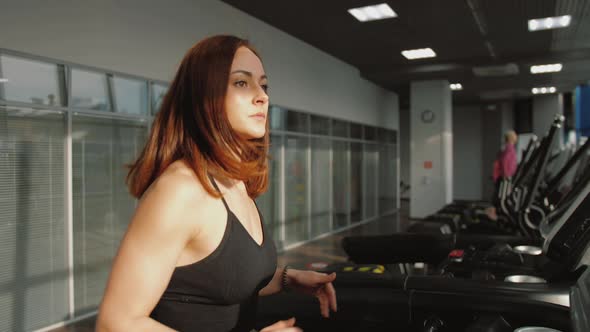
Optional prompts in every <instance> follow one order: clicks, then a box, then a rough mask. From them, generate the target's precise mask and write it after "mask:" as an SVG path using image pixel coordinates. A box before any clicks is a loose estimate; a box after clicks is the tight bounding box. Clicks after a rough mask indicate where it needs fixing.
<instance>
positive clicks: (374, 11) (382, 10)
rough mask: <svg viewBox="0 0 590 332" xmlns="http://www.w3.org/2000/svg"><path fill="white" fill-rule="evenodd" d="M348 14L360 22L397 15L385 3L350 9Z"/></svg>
mask: <svg viewBox="0 0 590 332" xmlns="http://www.w3.org/2000/svg"><path fill="white" fill-rule="evenodd" d="M348 12H349V13H350V14H351V15H352V16H354V17H355V18H356V19H357V20H359V21H361V22H368V21H376V20H383V19H386V18H393V17H397V14H396V13H395V12H394V11H393V9H391V7H389V5H388V4H386V3H382V4H379V5H374V6H366V7H358V8H352V9H349V10H348Z"/></svg>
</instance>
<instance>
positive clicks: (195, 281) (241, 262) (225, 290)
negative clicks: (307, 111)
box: [150, 178, 277, 332]
mask: <svg viewBox="0 0 590 332" xmlns="http://www.w3.org/2000/svg"><path fill="white" fill-rule="evenodd" d="M211 182H212V183H213V185H214V186H215V189H217V191H219V188H218V187H217V184H216V183H215V181H214V180H213V178H211ZM222 201H223V205H224V206H225V209H226V210H227V221H226V226H225V232H224V233H223V238H222V240H221V243H220V244H219V245H218V246H217V248H216V249H215V250H214V251H213V252H212V253H211V254H210V255H209V256H207V257H205V258H204V259H202V260H200V261H198V262H196V263H193V264H190V265H185V266H180V267H176V268H175V269H174V272H173V273H172V277H171V278H170V282H169V283H168V286H167V287H166V290H165V291H164V294H163V295H162V297H161V299H160V301H159V302H158V304H157V305H156V307H155V308H154V310H153V311H152V313H151V315H150V317H152V318H153V319H155V320H157V321H158V322H160V323H162V324H164V325H166V326H169V327H171V328H173V329H175V330H178V331H212V332H217V331H250V330H251V329H253V328H254V325H255V316H256V305H257V303H258V301H257V300H258V291H260V290H261V289H262V288H264V287H265V286H266V285H267V284H268V283H269V282H270V280H271V279H272V277H273V275H274V273H275V270H276V262H277V254H276V249H275V246H274V243H273V242H272V238H271V237H270V235H269V234H268V232H266V229H265V227H264V222H263V219H262V215H261V214H260V210H258V206H256V209H257V211H258V216H259V217H260V222H261V224H262V225H261V226H262V233H263V240H262V244H261V245H258V243H256V241H254V239H253V238H252V237H251V236H250V234H249V233H248V231H247V230H246V229H245V228H244V226H243V225H242V223H241V222H240V221H239V220H238V218H237V217H236V216H235V215H234V214H233V213H232V212H231V210H230V209H229V207H228V206H227V202H226V201H225V199H223V197H222ZM255 204H256V203H255Z"/></svg>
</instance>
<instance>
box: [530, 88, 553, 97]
mask: <svg viewBox="0 0 590 332" xmlns="http://www.w3.org/2000/svg"><path fill="white" fill-rule="evenodd" d="M531 91H532V92H533V94H536V95H538V94H545V93H555V92H556V91H557V89H556V88H555V87H554V86H544V87H539V88H532V89H531Z"/></svg>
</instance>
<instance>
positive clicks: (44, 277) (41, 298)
mask: <svg viewBox="0 0 590 332" xmlns="http://www.w3.org/2000/svg"><path fill="white" fill-rule="evenodd" d="M64 123H65V122H64V115H63V114H60V113H58V112H51V111H43V110H34V109H25V108H14V107H0V266H2V270H1V272H0V285H2V287H0V331H29V330H34V329H38V328H42V327H44V326H47V325H51V324H53V323H55V322H58V321H61V320H63V319H64V317H67V316H68V312H69V311H68V303H69V302H68V295H69V292H68V260H67V245H68V241H67V237H66V234H67V232H66V223H65V215H66V211H65V205H64V198H65V185H64V184H65V165H64V153H65V149H64V129H65V128H64Z"/></svg>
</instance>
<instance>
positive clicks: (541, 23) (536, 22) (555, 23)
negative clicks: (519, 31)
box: [529, 15, 572, 31]
mask: <svg viewBox="0 0 590 332" xmlns="http://www.w3.org/2000/svg"><path fill="white" fill-rule="evenodd" d="M571 22H572V17H571V15H563V16H554V17H544V18H535V19H532V20H529V31H539V30H549V29H559V28H565V27H568V26H569V25H570V23H571Z"/></svg>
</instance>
